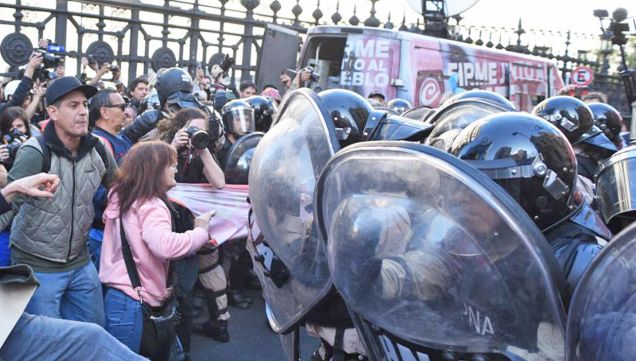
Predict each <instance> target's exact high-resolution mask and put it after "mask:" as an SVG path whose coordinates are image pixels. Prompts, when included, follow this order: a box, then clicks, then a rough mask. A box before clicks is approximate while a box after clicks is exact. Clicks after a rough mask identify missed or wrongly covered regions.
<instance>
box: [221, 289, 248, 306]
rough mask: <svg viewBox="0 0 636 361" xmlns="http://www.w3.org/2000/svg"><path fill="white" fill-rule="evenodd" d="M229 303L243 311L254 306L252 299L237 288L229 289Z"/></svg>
mask: <svg viewBox="0 0 636 361" xmlns="http://www.w3.org/2000/svg"><path fill="white" fill-rule="evenodd" d="M227 302H228V303H229V304H230V305H232V306H234V307H236V308H238V309H241V310H247V309H249V308H250V307H251V306H252V298H251V297H250V296H248V295H246V294H244V293H243V292H241V290H240V289H236V288H228V289H227Z"/></svg>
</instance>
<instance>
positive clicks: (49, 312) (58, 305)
mask: <svg viewBox="0 0 636 361" xmlns="http://www.w3.org/2000/svg"><path fill="white" fill-rule="evenodd" d="M35 277H36V278H37V279H38V280H39V281H40V287H39V288H38V289H37V290H36V291H35V294H34V295H33V297H31V301H29V304H28V305H27V308H26V312H27V313H30V314H33V315H42V316H48V317H53V318H63V319H66V320H75V321H82V322H92V323H96V324H98V325H100V326H104V299H103V296H102V284H101V283H100V281H99V276H98V275H97V271H96V270H95V266H93V264H92V263H91V262H88V263H87V264H86V265H85V266H82V267H80V268H78V269H75V270H72V271H66V272H53V273H45V272H35Z"/></svg>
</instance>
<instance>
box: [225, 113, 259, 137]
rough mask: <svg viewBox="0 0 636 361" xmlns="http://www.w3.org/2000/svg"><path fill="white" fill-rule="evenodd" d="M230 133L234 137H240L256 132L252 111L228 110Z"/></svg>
mask: <svg viewBox="0 0 636 361" xmlns="http://www.w3.org/2000/svg"><path fill="white" fill-rule="evenodd" d="M229 112H230V114H229V117H230V121H229V124H228V125H229V127H230V128H231V129H230V131H231V132H232V133H234V134H235V135H238V136H241V135H244V134H247V133H251V132H253V131H255V130H256V125H255V124H256V122H255V120H254V109H250V108H244V107H237V108H232V109H230V110H229Z"/></svg>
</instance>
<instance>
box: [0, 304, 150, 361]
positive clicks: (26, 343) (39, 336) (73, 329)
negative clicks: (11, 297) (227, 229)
mask: <svg viewBox="0 0 636 361" xmlns="http://www.w3.org/2000/svg"><path fill="white" fill-rule="evenodd" d="M0 359H2V360H24V361H27V360H43V361H48V360H98V361H102V360H122V361H123V360H145V359H144V358H143V357H141V356H139V355H137V354H135V353H134V352H132V351H130V350H129V349H128V348H127V347H126V346H124V345H122V344H121V343H120V342H118V341H117V340H116V339H115V338H114V337H113V336H111V335H109V334H108V332H106V331H104V329H103V328H101V327H99V326H97V325H94V324H92V323H84V322H77V321H69V320H59V319H55V318H48V317H42V316H33V315H29V314H27V313H23V314H22V316H21V317H20V319H19V320H18V323H17V324H16V325H15V327H14V328H13V330H12V331H11V333H10V334H9V337H8V338H7V340H6V341H5V342H4V344H3V345H2V348H0Z"/></svg>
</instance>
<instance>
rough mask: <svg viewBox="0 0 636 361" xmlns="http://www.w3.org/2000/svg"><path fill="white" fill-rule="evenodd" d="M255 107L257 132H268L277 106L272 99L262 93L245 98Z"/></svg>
mask: <svg viewBox="0 0 636 361" xmlns="http://www.w3.org/2000/svg"><path fill="white" fill-rule="evenodd" d="M244 100H245V101H246V102H248V103H249V105H250V106H251V107H252V109H254V121H255V126H256V131H257V132H266V131H268V130H269V127H270V125H272V117H273V116H274V112H275V111H276V107H275V106H274V103H273V101H272V100H271V99H269V98H266V97H264V96H262V95H252V96H251V97H249V98H245V99H244Z"/></svg>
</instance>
